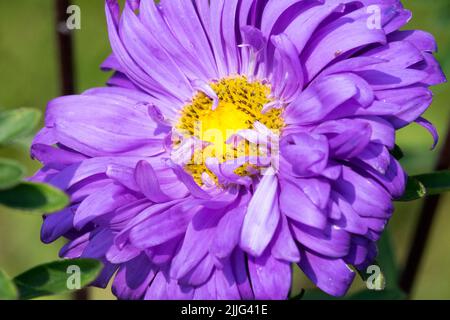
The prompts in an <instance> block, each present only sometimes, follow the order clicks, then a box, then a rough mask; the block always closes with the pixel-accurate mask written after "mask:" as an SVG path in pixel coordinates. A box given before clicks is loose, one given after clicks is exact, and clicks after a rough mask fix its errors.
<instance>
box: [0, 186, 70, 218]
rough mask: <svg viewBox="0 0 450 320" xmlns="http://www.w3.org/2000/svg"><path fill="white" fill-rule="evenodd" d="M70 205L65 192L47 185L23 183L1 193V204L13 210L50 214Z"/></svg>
mask: <svg viewBox="0 0 450 320" xmlns="http://www.w3.org/2000/svg"><path fill="white" fill-rule="evenodd" d="M68 203H69V199H68V197H67V195H66V194H65V193H64V192H62V191H60V190H59V189H56V188H53V187H51V186H49V185H46V184H40V183H31V182H23V183H21V184H19V185H17V186H15V187H13V188H11V189H8V190H3V191H0V204H2V205H4V206H7V207H10V208H13V209H19V210H27V211H36V212H40V213H50V212H55V211H58V210H61V209H64V208H65V207H66V206H67V205H68Z"/></svg>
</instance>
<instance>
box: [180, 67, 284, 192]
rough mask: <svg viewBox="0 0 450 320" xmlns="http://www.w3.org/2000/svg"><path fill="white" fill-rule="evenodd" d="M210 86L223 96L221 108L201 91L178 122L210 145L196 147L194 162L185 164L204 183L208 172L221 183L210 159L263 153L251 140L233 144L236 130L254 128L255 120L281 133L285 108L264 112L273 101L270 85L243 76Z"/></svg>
mask: <svg viewBox="0 0 450 320" xmlns="http://www.w3.org/2000/svg"><path fill="white" fill-rule="evenodd" d="M210 86H211V88H212V89H213V90H214V92H215V93H216V95H217V97H218V98H219V104H218V106H217V108H215V109H214V108H213V99H211V98H210V97H208V96H207V95H206V94H205V93H203V92H198V93H197V94H196V95H195V96H194V98H193V99H192V101H191V102H190V103H189V104H188V105H186V106H185V107H184V108H183V109H182V112H181V116H180V120H179V122H178V125H177V129H178V131H179V132H181V133H182V135H183V136H184V137H185V138H189V137H195V138H196V139H198V140H200V141H203V142H205V143H206V145H207V146H206V147H205V148H204V149H202V150H196V151H195V152H194V156H193V159H192V161H191V162H190V163H189V164H187V165H186V167H185V170H186V171H187V172H189V173H190V174H191V175H192V176H193V178H194V180H195V181H196V182H197V183H198V184H199V185H202V184H203V183H202V175H203V174H204V173H206V174H208V175H209V176H210V177H211V178H212V179H213V180H214V181H215V182H216V184H218V181H217V177H216V176H215V175H214V174H213V173H212V172H211V171H210V170H209V169H208V168H207V166H206V165H205V161H206V159H207V158H210V157H214V158H216V159H218V160H219V162H225V161H229V160H232V159H236V158H238V157H242V156H253V155H260V154H259V152H260V151H259V148H258V145H255V144H253V143H249V142H248V141H241V142H240V143H238V144H233V143H230V141H229V140H230V138H231V137H233V136H234V135H235V134H236V133H238V132H239V131H241V130H246V129H254V123H255V122H260V123H262V124H264V125H265V126H266V127H267V128H269V129H271V130H272V131H273V132H277V133H278V132H279V131H280V130H281V129H282V128H283V127H284V122H283V119H282V109H271V110H268V111H267V112H265V113H263V112H262V111H263V107H264V106H265V105H266V104H268V103H270V102H271V101H272V99H271V98H270V93H271V88H270V86H269V85H267V84H265V83H262V82H259V81H249V80H248V79H247V78H246V77H243V76H242V77H241V76H240V77H233V78H225V79H222V80H220V81H218V82H213V83H211V84H210ZM253 169H254V168H253V167H252V165H250V164H245V165H243V166H242V167H241V168H238V169H237V170H236V172H235V173H236V174H238V175H241V176H246V175H251V173H252V172H254V171H255V170H253Z"/></svg>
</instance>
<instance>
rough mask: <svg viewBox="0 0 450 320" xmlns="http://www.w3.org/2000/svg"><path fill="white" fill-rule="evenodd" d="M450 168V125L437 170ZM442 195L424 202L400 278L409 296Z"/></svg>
mask: <svg viewBox="0 0 450 320" xmlns="http://www.w3.org/2000/svg"><path fill="white" fill-rule="evenodd" d="M449 167H450V124H449V129H448V132H447V137H446V139H445V142H444V146H443V149H442V152H441V154H440V156H439V160H438V162H437V164H436V168H435V169H436V170H446V169H448V168H449ZM440 200H441V195H435V196H429V197H427V198H426V199H425V200H424V203H423V206H422V211H421V213H420V217H419V221H418V223H417V227H416V232H415V233H414V237H413V240H412V245H411V249H410V251H409V255H408V259H407V260H406V264H405V268H404V270H403V274H402V275H401V278H400V287H401V288H402V289H403V290H404V291H405V293H406V294H407V295H408V296H411V294H412V290H413V288H414V284H415V281H416V278H417V273H418V271H419V268H420V266H421V262H422V258H423V254H424V252H425V248H426V245H427V241H428V238H429V235H430V231H431V228H432V224H433V220H434V218H435V216H436V213H437V209H438V206H439V202H440Z"/></svg>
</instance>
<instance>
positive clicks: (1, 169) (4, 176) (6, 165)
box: [0, 158, 25, 190]
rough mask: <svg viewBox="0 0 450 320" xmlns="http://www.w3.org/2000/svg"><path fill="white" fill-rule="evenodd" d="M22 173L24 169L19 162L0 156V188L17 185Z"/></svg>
mask: <svg viewBox="0 0 450 320" xmlns="http://www.w3.org/2000/svg"><path fill="white" fill-rule="evenodd" d="M24 174H25V170H24V168H23V167H22V166H21V165H20V164H18V163H17V162H15V161H12V160H8V159H1V158H0V190H4V189H8V188H11V187H13V186H15V185H17V184H18V183H19V182H20V180H21V179H22V177H23V175H24Z"/></svg>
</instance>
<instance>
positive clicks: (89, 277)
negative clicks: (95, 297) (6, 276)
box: [14, 259, 103, 300]
mask: <svg viewBox="0 0 450 320" xmlns="http://www.w3.org/2000/svg"><path fill="white" fill-rule="evenodd" d="M102 267H103V265H102V263H101V262H100V261H98V260H94V259H73V260H61V261H55V262H51V263H47V264H43V265H40V266H37V267H34V268H33V269H31V270H28V271H26V272H24V273H22V274H21V275H19V276H17V277H16V278H14V283H15V285H16V286H17V289H18V290H19V298H20V299H22V300H28V299H34V298H39V297H43V296H49V295H55V294H62V293H66V292H72V291H74V290H78V289H81V288H83V287H85V286H87V285H89V284H90V283H91V282H92V281H94V280H95V279H96V278H97V276H98V275H99V274H100V271H101V269H102ZM74 287H77V288H76V289H74Z"/></svg>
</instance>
